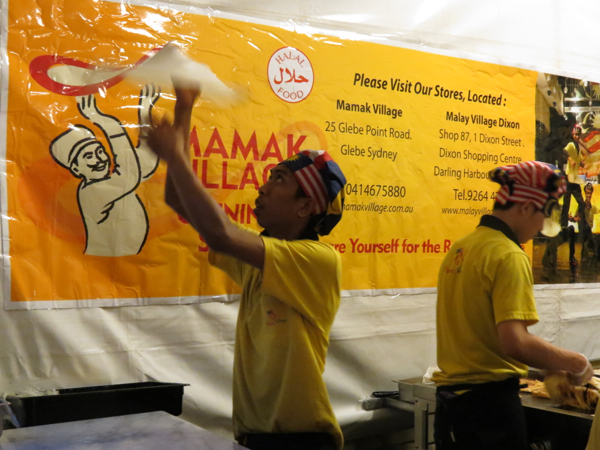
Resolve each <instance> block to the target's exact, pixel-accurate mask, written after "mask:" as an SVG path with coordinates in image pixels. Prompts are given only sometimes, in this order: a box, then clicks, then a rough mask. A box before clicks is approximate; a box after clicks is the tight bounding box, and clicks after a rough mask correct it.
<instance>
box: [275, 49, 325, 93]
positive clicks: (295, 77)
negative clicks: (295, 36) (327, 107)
mask: <svg viewBox="0 0 600 450" xmlns="http://www.w3.org/2000/svg"><path fill="white" fill-rule="evenodd" d="M267 72H268V74H267V76H268V77H269V84H270V85H271V89H272V90H273V92H274V93H275V95H276V96H277V97H279V98H280V99H281V100H283V101H285V102H288V103H298V102H301V101H302V100H304V99H305V98H306V97H308V95H309V94H310V91H312V87H313V84H314V80H315V74H314V72H313V68H312V65H311V64H310V61H309V60H308V58H307V57H306V55H305V54H304V53H302V52H301V51H300V50H298V49H297V48H294V47H284V48H280V49H279V50H277V51H276V52H275V53H273V55H272V56H271V59H269V66H268V68H267Z"/></svg>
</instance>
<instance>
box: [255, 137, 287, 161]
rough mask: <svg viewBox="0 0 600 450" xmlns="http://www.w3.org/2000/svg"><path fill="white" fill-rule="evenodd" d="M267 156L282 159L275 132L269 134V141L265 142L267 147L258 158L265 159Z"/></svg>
mask: <svg viewBox="0 0 600 450" xmlns="http://www.w3.org/2000/svg"><path fill="white" fill-rule="evenodd" d="M267 158H277V161H279V162H281V161H283V156H281V150H280V149H279V144H278V143H277V138H276V137H275V133H272V134H271V137H270V138H269V142H268V143H267V148H266V149H265V153H263V155H262V158H260V160H261V161H266V160H267Z"/></svg>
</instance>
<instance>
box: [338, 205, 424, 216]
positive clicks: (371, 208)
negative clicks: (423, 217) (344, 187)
mask: <svg viewBox="0 0 600 450" xmlns="http://www.w3.org/2000/svg"><path fill="white" fill-rule="evenodd" d="M344 211H358V212H372V213H377V214H383V213H412V212H413V211H414V208H413V207H412V206H397V205H380V204H378V203H375V202H369V203H345V204H344Z"/></svg>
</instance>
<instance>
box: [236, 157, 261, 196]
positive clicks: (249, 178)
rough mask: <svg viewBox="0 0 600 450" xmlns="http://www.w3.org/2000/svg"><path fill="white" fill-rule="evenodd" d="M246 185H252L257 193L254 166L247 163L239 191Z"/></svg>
mask: <svg viewBox="0 0 600 450" xmlns="http://www.w3.org/2000/svg"><path fill="white" fill-rule="evenodd" d="M247 184H252V185H253V186H254V189H256V190H257V191H258V188H259V186H258V180H257V179H256V172H255V171H254V164H252V163H248V164H247V165H246V169H245V170H244V175H242V182H241V183H240V189H244V188H245V187H246V185H247Z"/></svg>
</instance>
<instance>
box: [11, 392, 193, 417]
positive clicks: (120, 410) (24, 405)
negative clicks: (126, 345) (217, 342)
mask: <svg viewBox="0 0 600 450" xmlns="http://www.w3.org/2000/svg"><path fill="white" fill-rule="evenodd" d="M184 386H189V384H180V383H160V382H155V381H147V382H142V383H129V384H115V385H106V386H89V387H79V388H70V389H58V390H57V392H58V394H56V395H43V396H37V397H17V396H10V395H9V396H7V397H6V400H7V401H8V402H10V403H11V406H12V409H13V411H14V413H15V415H16V417H17V420H18V421H19V424H20V425H21V426H22V427H30V426H34V425H48V424H52V423H62V422H73V421H76V420H88V419H99V418H101V417H112V416H123V415H127V414H139V413H145V412H152V411H165V412H168V413H169V414H172V415H174V416H178V415H180V414H181V410H182V403H183V387H184Z"/></svg>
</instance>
